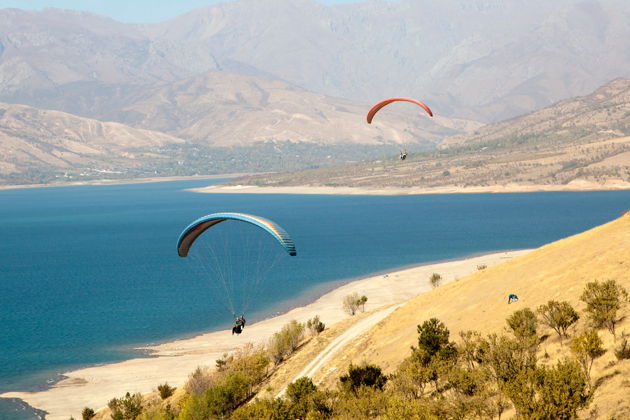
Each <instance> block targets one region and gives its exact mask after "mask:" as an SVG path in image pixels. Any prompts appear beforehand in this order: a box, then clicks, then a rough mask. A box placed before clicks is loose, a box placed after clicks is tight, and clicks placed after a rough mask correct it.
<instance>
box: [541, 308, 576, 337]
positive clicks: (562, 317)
mask: <svg viewBox="0 0 630 420" xmlns="http://www.w3.org/2000/svg"><path fill="white" fill-rule="evenodd" d="M536 312H537V313H538V315H539V316H540V321H541V323H542V324H544V325H547V326H548V327H550V328H552V329H553V330H554V331H555V332H556V333H557V334H558V335H559V336H560V338H561V339H562V338H563V337H567V336H568V335H567V330H568V329H569V327H570V326H571V325H573V324H575V323H576V322H577V320H578V319H580V316H579V315H578V313H577V312H576V311H575V309H573V307H572V306H571V304H570V303H569V302H557V301H555V300H550V301H549V302H547V303H546V304H544V305H540V306H539V307H538V309H536Z"/></svg>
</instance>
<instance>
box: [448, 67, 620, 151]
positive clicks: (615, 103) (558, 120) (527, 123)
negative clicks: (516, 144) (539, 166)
mask: <svg viewBox="0 0 630 420" xmlns="http://www.w3.org/2000/svg"><path fill="white" fill-rule="evenodd" d="M606 135H607V136H608V137H610V138H614V137H621V136H624V135H630V79H621V78H620V79H616V80H613V81H612V82H610V83H608V84H606V85H604V86H602V87H600V88H599V89H597V90H596V91H595V92H593V93H591V94H589V95H586V96H580V97H576V98H571V99H566V100H563V101H560V102H558V103H556V104H554V105H553V106H550V107H547V108H544V109H541V110H540V111H535V112H532V113H530V114H527V115H524V116H522V117H517V118H513V119H510V120H507V121H502V122H500V123H497V124H492V125H486V126H484V127H481V128H479V129H477V130H475V132H474V133H470V134H462V135H456V136H452V137H448V138H446V139H444V141H443V142H442V143H441V144H440V147H449V146H457V145H463V144H471V143H483V142H489V141H501V140H504V141H511V140H514V139H517V138H521V139H522V138H525V137H532V136H536V137H537V141H540V140H541V139H543V138H546V139H549V141H556V142H557V141H558V138H559V137H562V138H566V137H570V139H571V140H572V141H573V142H581V141H582V142H583V141H587V140H588V139H589V138H592V137H594V136H597V137H599V138H605V137H606Z"/></svg>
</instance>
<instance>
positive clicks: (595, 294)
mask: <svg viewBox="0 0 630 420" xmlns="http://www.w3.org/2000/svg"><path fill="white" fill-rule="evenodd" d="M627 298H628V292H627V291H626V289H624V288H623V287H622V286H621V285H619V284H617V282H616V281H614V280H608V281H605V282H602V283H599V282H598V281H594V282H590V283H587V285H586V287H585V288H584V292H583V293H582V296H581V297H580V299H581V300H582V301H583V302H584V303H586V311H587V312H588V314H589V318H590V320H591V322H592V323H593V326H594V327H595V328H601V327H604V328H607V329H608V331H610V332H611V334H612V335H613V337H615V326H616V324H617V323H618V322H619V319H618V318H617V311H618V310H619V309H620V308H621V304H622V302H623V301H625V300H627Z"/></svg>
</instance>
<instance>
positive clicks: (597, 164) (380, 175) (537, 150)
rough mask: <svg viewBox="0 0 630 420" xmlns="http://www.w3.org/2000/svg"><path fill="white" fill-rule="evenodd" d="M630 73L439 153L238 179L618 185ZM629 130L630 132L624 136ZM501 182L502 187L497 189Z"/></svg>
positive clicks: (386, 184) (626, 169) (629, 163)
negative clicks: (592, 90) (582, 95)
mask: <svg viewBox="0 0 630 420" xmlns="http://www.w3.org/2000/svg"><path fill="white" fill-rule="evenodd" d="M628 135H630V79H617V80H614V81H612V82H611V83H609V84H607V85H605V86H603V87H601V88H600V89H598V90H597V91H595V92H594V93H592V94H591V95H588V96H585V97H580V98H575V99H572V100H567V101H563V102H560V103H558V104H556V105H553V106H551V107H548V108H545V109H543V110H541V111H537V112H535V113H532V114H529V115H526V116H523V117H520V118H516V119H512V120H509V121H505V122H501V123H498V124H493V125H488V126H484V127H482V128H479V129H477V130H475V131H474V133H473V134H470V135H461V136H454V137H450V138H447V139H446V140H445V141H444V142H443V143H442V144H443V145H450V146H451V147H445V148H444V149H442V150H440V151H438V152H425V153H419V154H418V153H416V154H413V153H412V154H410V155H409V156H408V157H407V159H406V160H405V161H399V160H398V159H396V157H395V156H396V155H395V154H394V156H392V158H391V159H389V160H382V161H380V160H379V161H372V162H362V163H357V164H351V165H344V166H337V167H331V168H322V169H316V170H308V171H301V172H294V173H290V174H276V175H265V176H258V177H252V178H247V179H241V180H237V181H235V182H234V183H239V184H250V185H261V186H266V185H268V186H290V185H293V186H296V185H300V186H305V185H308V186H347V187H359V188H408V189H419V188H421V189H426V190H431V189H443V190H444V189H466V188H478V187H484V188H486V187H487V189H489V190H495V189H496V190H501V189H508V190H510V189H516V190H518V189H523V188H529V189H537V188H538V189H549V188H548V187H549V186H558V187H561V188H574V189H580V188H586V187H588V188H611V187H614V186H617V187H624V186H625V187H626V188H627V187H628V183H629V182H630V137H627V136H628ZM624 136H626V137H624ZM495 187H496V188H495Z"/></svg>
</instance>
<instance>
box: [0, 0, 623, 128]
mask: <svg viewBox="0 0 630 420" xmlns="http://www.w3.org/2000/svg"><path fill="white" fill-rule="evenodd" d="M629 20H630V4H629V3H627V2H624V1H622V0H589V1H584V2H579V3H576V2H574V1H570V0H559V1H556V2H545V1H542V0H534V1H533V2H527V3H520V2H515V1H498V0H497V1H495V0H488V1H475V2H470V1H464V0H448V1H444V2H439V3H435V2H428V1H426V0H402V1H400V2H391V3H390V2H385V1H367V2H359V3H354V4H345V5H337V6H323V5H321V4H319V3H317V2H316V1H315V0H255V1H254V0H237V1H233V2H227V3H222V4H218V5H214V6H209V7H206V8H201V9H197V10H194V11H191V12H190V13H187V14H184V15H182V16H179V17H177V18H175V19H173V20H170V21H167V22H163V23H160V24H155V25H126V24H121V23H117V22H114V21H112V20H111V19H107V18H103V17H99V16H96V15H91V14H86V13H77V12H68V11H60V10H54V9H48V10H45V11H43V12H22V11H17V10H14V9H5V10H2V11H0V22H2V25H0V28H2V29H0V43H1V44H2V45H4V52H3V54H2V56H0V100H4V101H7V102H21V103H27V104H30V105H33V106H37V107H44V108H46V107H47V108H56V109H61V110H65V111H70V112H73V113H76V114H79V115H83V116H90V117H95V116H96V115H95V114H93V113H91V112H92V111H91V110H90V107H89V106H82V105H81V102H86V104H87V103H89V102H94V101H96V102H98V101H100V102H108V101H112V97H113V98H114V99H115V98H116V96H115V94H112V91H113V92H115V91H116V90H120V89H122V90H127V89H130V86H145V85H147V84H154V83H159V82H173V81H176V80H181V79H184V78H188V77H191V76H194V75H195V74H199V73H202V72H205V71H208V70H221V71H226V72H233V73H243V74H251V75H257V76H264V77H268V78H274V79H281V80H285V81H287V82H289V83H291V84H294V85H297V86H300V87H302V88H305V89H307V90H310V91H313V92H318V93H321V94H326V95H328V96H335V97H344V98H348V99H352V100H359V101H364V102H368V103H371V102H373V101H375V100H377V99H380V98H382V97H387V96H395V95H404V96H415V97H418V98H422V99H425V100H426V101H428V102H429V103H431V104H432V105H433V107H434V109H435V111H436V113H437V114H439V115H444V116H459V117H464V118H467V119H477V120H485V121H498V120H501V119H503V118H506V117H513V116H515V115H518V114H522V113H524V112H527V111H532V110H535V109H538V108H540V107H542V106H546V105H549V104H551V103H552V102H555V101H557V100H559V99H562V98H566V97H571V96H575V95H578V94H584V93H586V92H588V91H589V90H592V89H594V88H596V87H597V86H598V85H600V84H602V83H604V82H607V81H609V80H612V79H613V78H615V77H620V76H626V77H628V76H630V49H628V48H627V41H624V39H625V40H627V39H630V26H629V25H627V22H628V21H629ZM60 21H63V22H64V25H59V22H60ZM16 40H19V42H16ZM91 57H92V58H91ZM94 57H96V58H94ZM78 82H80V83H82V84H83V87H82V90H77V89H76V83H78ZM105 88H106V89H105ZM69 94H71V95H75V97H76V99H78V100H75V101H74V102H79V104H76V103H75V104H72V101H68V100H65V99H62V96H63V95H66V96H67V95H69ZM108 95H113V96H111V97H110V96H108ZM93 96H101V97H102V98H97V99H93V98H92V97H93ZM113 103H114V105H115V106H116V107H117V106H119V105H118V104H117V103H116V101H115V100H113Z"/></svg>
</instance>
